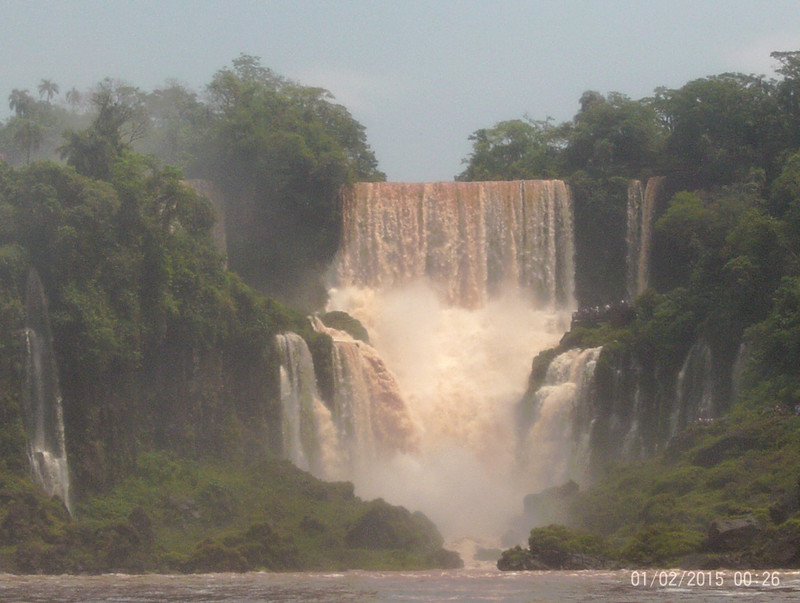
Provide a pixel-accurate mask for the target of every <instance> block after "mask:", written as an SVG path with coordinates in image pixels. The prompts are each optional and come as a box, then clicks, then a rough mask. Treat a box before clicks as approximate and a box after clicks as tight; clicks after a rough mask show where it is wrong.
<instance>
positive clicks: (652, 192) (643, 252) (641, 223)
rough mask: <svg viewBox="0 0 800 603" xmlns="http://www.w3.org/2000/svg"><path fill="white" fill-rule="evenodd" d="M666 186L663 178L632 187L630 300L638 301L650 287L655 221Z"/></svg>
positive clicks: (629, 259)
mask: <svg viewBox="0 0 800 603" xmlns="http://www.w3.org/2000/svg"><path fill="white" fill-rule="evenodd" d="M663 187H664V178H663V177H655V178H650V179H648V181H647V184H646V185H645V186H642V182H641V181H640V180H631V181H630V183H629V184H628V230H627V237H626V242H627V245H628V253H627V258H626V263H627V281H626V282H627V288H628V297H629V298H630V299H636V298H637V297H638V296H639V295H641V293H642V292H643V291H644V290H645V289H647V286H648V284H649V278H650V246H651V239H652V231H653V218H654V216H655V210H656V204H657V203H658V201H659V198H660V195H661V191H662V190H663Z"/></svg>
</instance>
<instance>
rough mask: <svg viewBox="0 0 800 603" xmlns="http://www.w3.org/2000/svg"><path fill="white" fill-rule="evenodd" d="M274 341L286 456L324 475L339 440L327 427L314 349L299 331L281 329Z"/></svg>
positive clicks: (327, 418)
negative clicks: (312, 351) (312, 357)
mask: <svg viewBox="0 0 800 603" xmlns="http://www.w3.org/2000/svg"><path fill="white" fill-rule="evenodd" d="M275 341H276V344H277V346H278V354H279V356H280V379H281V381H280V384H281V414H282V417H281V418H282V422H281V436H282V439H283V456H284V458H287V459H289V460H290V461H292V462H293V463H294V464H295V465H297V466H298V467H300V468H301V469H305V470H306V471H311V472H312V473H315V474H316V475H319V476H320V477H324V476H325V472H324V467H325V465H326V458H327V459H330V458H331V457H332V456H334V457H335V454H336V452H335V449H336V447H337V444H336V442H335V440H334V441H331V435H332V433H331V430H330V429H326V427H327V425H328V424H330V421H331V419H330V411H328V410H327V409H326V408H325V405H324V404H323V403H322V401H321V400H320V397H319V394H318V393H317V379H316V376H315V374H314V363H313V361H312V359H311V352H310V351H309V349H308V346H307V345H306V342H305V340H304V339H303V338H302V337H300V336H299V335H297V334H296V333H280V334H278V335H276V336H275ZM329 463H330V461H328V464H329Z"/></svg>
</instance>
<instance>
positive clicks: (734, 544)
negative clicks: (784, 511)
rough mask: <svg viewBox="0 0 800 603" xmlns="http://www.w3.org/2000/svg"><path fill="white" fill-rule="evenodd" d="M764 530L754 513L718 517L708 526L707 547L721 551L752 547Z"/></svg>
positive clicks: (710, 549) (714, 550)
mask: <svg viewBox="0 0 800 603" xmlns="http://www.w3.org/2000/svg"><path fill="white" fill-rule="evenodd" d="M763 531H764V529H763V527H762V526H761V524H760V523H759V522H758V521H757V520H756V518H755V517H753V516H752V515H746V516H744V517H738V518H733V519H717V520H715V521H713V522H711V526H710V527H709V528H708V536H707V538H706V543H705V548H706V549H707V550H709V551H713V552H719V553H721V552H726V551H740V550H744V549H747V548H750V547H751V546H752V544H753V542H754V541H755V539H756V538H758V537H759V536H761V535H762V534H763Z"/></svg>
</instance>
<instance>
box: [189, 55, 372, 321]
mask: <svg viewBox="0 0 800 603" xmlns="http://www.w3.org/2000/svg"><path fill="white" fill-rule="evenodd" d="M207 92H208V94H209V96H210V98H211V104H212V107H213V114H212V115H213V118H212V122H211V124H210V127H209V129H208V132H207V133H206V134H205V139H204V141H203V142H202V143H201V144H199V145H198V147H199V148H200V149H201V150H202V153H203V155H202V156H201V157H199V159H198V162H197V165H198V166H200V168H201V169H200V170H198V171H203V172H204V173H206V174H208V173H211V174H213V178H214V179H215V180H216V182H217V184H218V185H219V186H220V188H221V189H222V190H223V191H224V192H225V195H226V201H227V207H228V210H229V211H228V212H227V213H226V228H227V229H228V232H227V235H228V236H227V244H228V255H229V260H230V266H231V268H232V269H233V270H235V271H236V272H238V273H239V274H241V275H242V276H243V277H244V278H245V279H246V280H247V281H248V282H249V283H250V284H253V285H256V286H258V287H259V288H261V289H263V290H266V291H268V292H269V293H270V294H271V295H275V296H279V297H281V298H282V299H284V300H291V301H293V302H295V303H298V304H302V305H303V306H304V307H308V308H311V307H316V306H318V305H319V304H320V303H321V302H322V298H323V296H324V289H323V288H322V285H321V278H320V277H321V275H322V273H323V272H324V270H325V269H326V267H327V265H328V264H329V262H330V260H331V259H332V258H333V256H334V254H335V252H336V249H337V248H338V244H339V234H340V233H339V229H340V219H339V206H338V198H339V192H340V189H341V187H342V186H343V185H344V184H346V183H348V182H352V181H353V180H355V179H359V180H365V179H382V178H383V177H384V176H383V174H382V173H381V172H379V171H378V170H377V161H376V159H375V157H374V155H373V153H372V151H371V150H370V148H369V145H367V143H366V134H365V131H364V128H363V126H361V124H359V123H358V122H356V121H355V120H354V119H353V118H352V116H351V115H350V113H349V112H348V111H347V110H346V109H345V108H344V107H342V106H341V105H338V104H336V103H334V102H333V97H332V95H331V94H330V93H329V92H328V91H326V90H323V89H321V88H311V87H306V86H301V85H299V84H297V83H294V82H291V81H289V80H286V79H284V78H282V77H280V76H277V75H276V74H274V73H273V72H272V71H270V70H269V69H266V68H263V67H261V65H260V63H259V62H258V58H257V57H251V56H249V55H242V56H240V57H239V58H238V59H236V60H234V62H233V67H231V68H225V69H222V70H220V71H219V72H217V73H216V74H215V75H214V78H213V79H212V82H211V84H209V86H208V89H207Z"/></svg>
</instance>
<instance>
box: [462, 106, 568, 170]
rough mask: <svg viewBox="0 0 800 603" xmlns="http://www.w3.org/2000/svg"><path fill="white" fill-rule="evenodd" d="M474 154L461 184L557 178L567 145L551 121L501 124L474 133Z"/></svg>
mask: <svg viewBox="0 0 800 603" xmlns="http://www.w3.org/2000/svg"><path fill="white" fill-rule="evenodd" d="M469 140H470V141H471V142H472V153H470V156H469V157H468V158H467V159H465V160H464V163H466V164H467V167H466V169H465V170H464V171H463V172H462V173H461V174H459V175H458V176H457V180H520V179H526V178H549V177H553V176H554V175H556V174H557V172H558V168H559V163H560V153H561V150H562V148H563V144H564V141H563V139H562V138H561V137H560V131H559V130H558V129H556V128H555V127H554V126H553V125H552V123H551V122H550V120H549V119H548V120H546V121H535V120H532V119H529V118H525V119H514V120H509V121H501V122H499V123H497V124H495V126H494V127H493V128H482V129H480V130H476V131H475V132H473V133H472V134H471V135H470V137H469Z"/></svg>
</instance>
